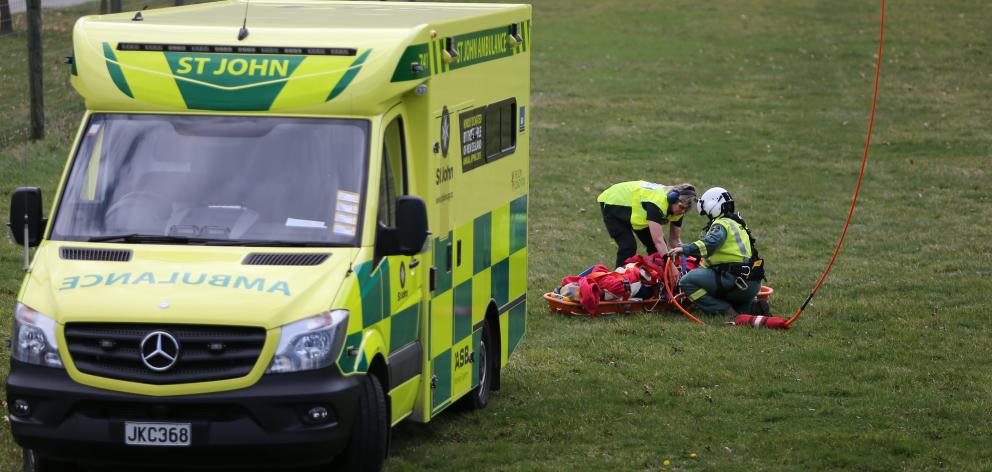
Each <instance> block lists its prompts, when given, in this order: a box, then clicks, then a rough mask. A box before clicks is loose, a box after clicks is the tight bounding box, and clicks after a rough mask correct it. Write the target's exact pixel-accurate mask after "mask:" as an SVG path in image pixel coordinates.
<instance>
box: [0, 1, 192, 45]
mask: <svg viewBox="0 0 992 472" xmlns="http://www.w3.org/2000/svg"><path fill="white" fill-rule="evenodd" d="M40 1H41V8H43V9H45V8H68V7H74V6H77V5H85V6H81V7H79V8H81V9H83V10H84V11H83V14H87V15H92V14H100V13H113V12H120V11H132V10H141V9H143V8H144V7H145V6H146V5H147V4H148V3H147V0H40ZM205 1H212V0H172V1H170V2H169V4H170V5H172V4H174V5H190V4H194V3H203V2H205ZM27 4H28V2H27V0H0V36H3V35H8V34H12V33H15V32H17V31H23V30H24V28H25V27H26V26H25V21H24V13H25V12H26V11H27V8H28V5H27Z"/></svg>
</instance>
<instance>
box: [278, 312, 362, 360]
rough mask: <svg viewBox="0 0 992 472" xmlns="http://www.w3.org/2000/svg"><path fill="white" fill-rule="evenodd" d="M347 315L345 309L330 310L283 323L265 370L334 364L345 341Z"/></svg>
mask: <svg viewBox="0 0 992 472" xmlns="http://www.w3.org/2000/svg"><path fill="white" fill-rule="evenodd" d="M348 316H349V313H348V310H332V311H325V312H323V313H321V314H319V315H316V316H311V317H309V318H305V319H302V320H300V321H294V322H292V323H289V324H287V325H284V326H283V327H282V329H281V333H280V334H279V346H278V347H277V348H276V354H275V356H273V358H272V363H271V364H269V368H268V369H267V370H266V371H265V373H267V374H281V373H284V372H299V371H301V370H312V369H320V368H321V367H327V366H329V365H331V364H333V363H334V361H335V360H337V357H338V354H339V353H340V352H341V345H342V344H344V338H345V334H346V333H347V331H348Z"/></svg>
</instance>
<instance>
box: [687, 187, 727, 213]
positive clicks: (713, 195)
mask: <svg viewBox="0 0 992 472" xmlns="http://www.w3.org/2000/svg"><path fill="white" fill-rule="evenodd" d="M696 209H697V210H699V214H700V215H707V216H709V217H710V218H716V217H718V216H720V215H726V214H730V213H733V212H734V199H733V197H731V196H730V192H727V189H725V188H723V187H713V188H711V189H709V190H707V191H706V192H704V193H703V196H702V197H699V202H697V203H696Z"/></svg>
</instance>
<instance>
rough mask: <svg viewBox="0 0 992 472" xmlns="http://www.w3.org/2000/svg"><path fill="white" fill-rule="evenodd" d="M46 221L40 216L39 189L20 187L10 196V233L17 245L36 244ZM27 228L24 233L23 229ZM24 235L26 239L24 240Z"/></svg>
mask: <svg viewBox="0 0 992 472" xmlns="http://www.w3.org/2000/svg"><path fill="white" fill-rule="evenodd" d="M45 223H46V221H45V220H44V218H42V216H41V189H39V188H38V187H20V188H18V189H17V190H14V194H13V195H11V197H10V224H9V225H8V226H9V227H10V234H11V236H13V237H14V242H16V243H17V244H19V245H25V244H26V245H28V246H37V245H38V244H40V243H41V234H42V233H43V232H44V231H45ZM25 227H26V228H27V234H26V235H25V233H24V229H25ZM25 237H26V238H27V241H25Z"/></svg>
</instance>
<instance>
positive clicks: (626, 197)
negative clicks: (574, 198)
mask: <svg viewBox="0 0 992 472" xmlns="http://www.w3.org/2000/svg"><path fill="white" fill-rule="evenodd" d="M596 201H598V202H599V208H600V210H601V211H602V213H603V224H605V225H606V231H607V232H608V233H609V234H610V237H611V238H613V240H614V241H615V242H616V243H617V258H616V265H615V266H614V267H620V266H622V265H624V263H625V261H626V260H627V258H629V257H631V256H633V255H635V254H637V240H636V239H634V236H637V239H640V240H641V244H644V247H645V248H646V250H647V253H648V255H651V254H654V253H655V252H660V253H661V254H665V253H666V252H668V248H669V246H668V245H667V244H666V243H665V236H664V233H663V230H664V225H666V224H667V225H668V226H669V230H668V240H669V243H670V244H671V246H672V247H675V246H678V245H679V243H681V242H682V241H681V239H680V238H681V236H680V235H681V234H682V215H683V214H684V213H685V212H687V211H689V209H691V208H692V206H693V205H695V203H696V188H695V187H693V186H692V185H689V184H678V185H674V186H668V185H661V184H655V183H651V182H645V181H643V180H634V181H630V182H621V183H619V184H615V185H612V186H610V188H608V189H606V190H604V191H603V193H601V194H599V197H597V198H596Z"/></svg>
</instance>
